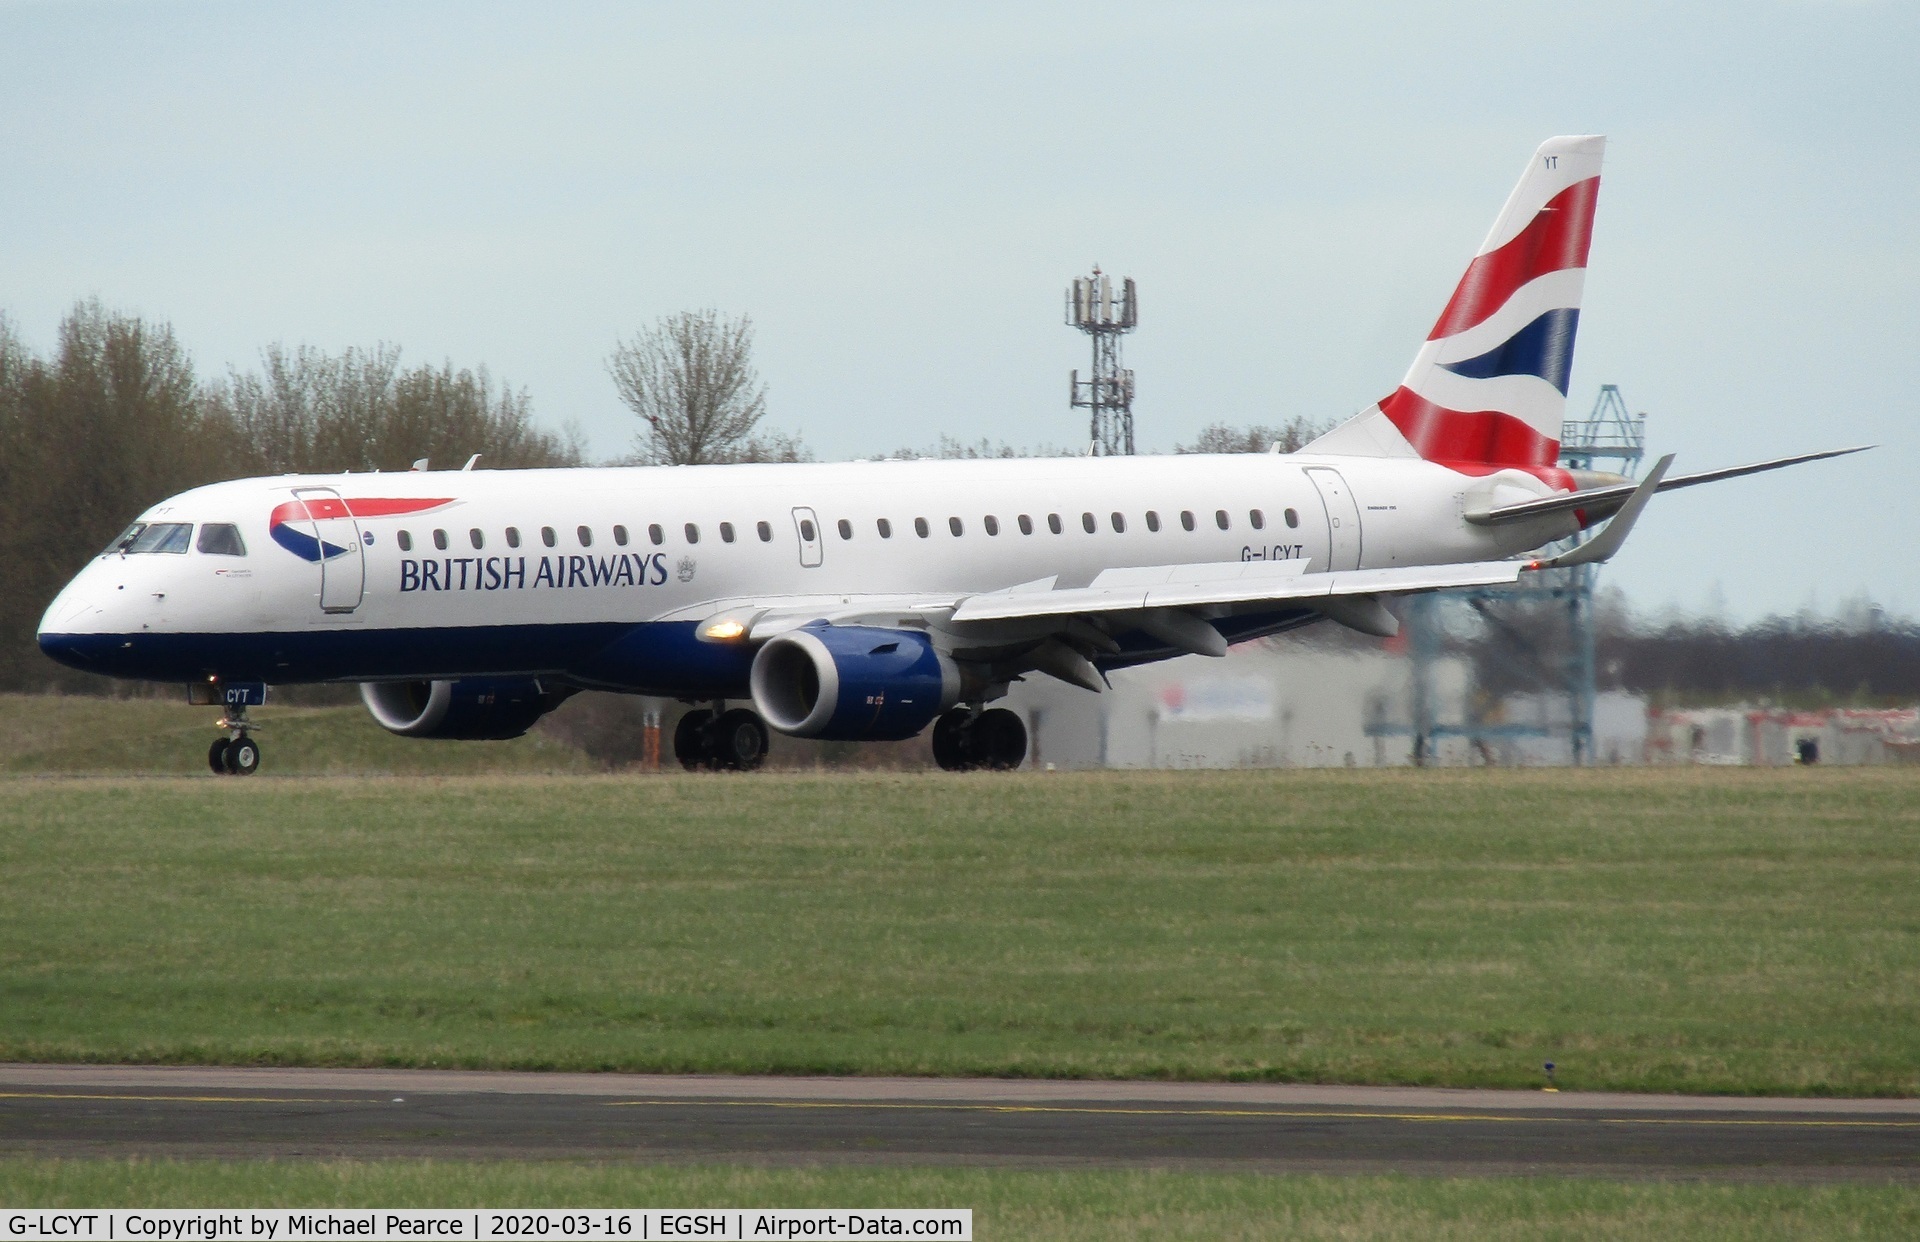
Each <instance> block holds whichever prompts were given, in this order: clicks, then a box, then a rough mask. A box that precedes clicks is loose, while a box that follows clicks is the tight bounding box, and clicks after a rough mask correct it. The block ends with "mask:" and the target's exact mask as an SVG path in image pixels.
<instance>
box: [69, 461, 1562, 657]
mask: <svg viewBox="0 0 1920 1242" xmlns="http://www.w3.org/2000/svg"><path fill="white" fill-rule="evenodd" d="M1550 491H1551V489H1550V488H1549V487H1548V485H1547V484H1545V483H1542V482H1540V481H1539V480H1538V479H1536V478H1534V477H1532V476H1530V475H1528V474H1525V473H1520V472H1514V471H1502V472H1500V473H1498V474H1497V475H1489V476H1486V477H1473V476H1470V475H1465V474H1462V473H1459V472H1456V471H1455V470H1452V469H1448V468H1446V467H1443V466H1440V465H1436V464H1433V463H1430V462H1425V461H1421V460H1418V459H1411V458H1331V457H1319V458H1312V457H1305V456H1301V455H1292V456H1282V455H1272V454H1246V455H1227V456H1173V457H1131V458H1029V459H1015V460H989V461H905V462H902V461H878V462H852V463H844V464H798V465H739V466H706V467H664V468H662V467H655V468H607V469H571V470H526V471H484V470H483V471H471V472H460V471H433V472H414V473H402V474H347V475H327V476H298V477H295V476H284V477H279V478H263V479H245V480H239V481H236V482H230V483H221V484H215V485H212V486H208V487H202V488H196V489H194V490H192V491H189V492H184V493H182V494H180V495H178V496H175V497H172V498H171V499H169V500H166V501H164V502H162V503H161V504H159V505H156V506H154V507H153V508H152V509H150V510H148V512H147V513H145V514H143V515H142V516H141V520H142V521H144V522H150V523H156V522H179V523H194V524H196V529H199V526H200V524H204V523H210V522H217V523H232V524H234V525H235V526H237V527H238V528H239V530H240V533H241V536H242V539H243V541H244V545H245V554H244V555H240V556H235V555H223V554H215V553H209V552H203V551H200V550H198V549H197V548H196V549H189V550H187V551H184V552H176V553H166V552H161V553H145V554H133V555H129V554H122V553H117V552H116V553H109V554H105V555H102V556H100V557H98V558H96V559H95V560H94V561H93V562H92V563H90V564H89V565H88V566H87V567H86V568H85V569H84V570H83V571H82V572H81V573H80V574H79V575H78V576H77V577H76V578H75V579H74V581H73V582H72V583H71V584H70V585H69V586H68V587H67V588H66V590H65V591H63V592H62V593H61V595H60V596H59V598H58V599H56V600H55V601H54V603H53V604H52V606H51V607H49V608H48V610H47V613H46V617H45V619H44V620H43V622H42V625H41V633H42V645H43V646H44V647H45V648H46V649H47V650H48V651H49V653H50V654H53V655H55V657H56V658H61V659H67V660H68V662H70V663H74V664H76V665H77V666H79V667H94V668H97V669H99V670H100V671H103V672H109V673H111V674H113V675H117V676H132V677H152V678H156V679H167V680H193V679H195V678H197V677H203V676H205V677H235V676H241V677H248V678H253V677H258V678H260V679H263V680H276V681H303V680H336V679H348V680H354V679H367V678H394V677H444V676H457V675H475V674H484V673H508V672H521V671H548V672H557V671H561V670H564V669H565V668H567V667H568V666H569V661H570V660H574V659H577V656H578V652H579V651H580V650H581V649H582V644H585V645H589V646H590V645H591V644H592V643H593V642H597V641H601V640H603V639H606V638H607V637H608V636H609V635H612V634H615V633H617V632H618V631H619V629H620V628H621V627H633V626H641V625H646V624H649V623H663V622H675V623H678V622H693V621H698V620H700V619H701V618H703V617H705V616H708V615H710V614H711V613H712V612H713V611H714V609H715V608H717V607H720V606H723V605H724V604H725V603H727V602H728V601H736V600H752V601H759V602H762V603H765V602H768V601H779V600H792V599H806V598H809V597H820V598H829V597H834V596H840V595H844V596H848V597H852V596H863V597H865V596H876V595H885V596H911V595H914V594H916V593H942V594H946V595H954V594H964V593H971V592H982V591H993V590H1000V589H1004V588H1006V587H1009V586H1013V585H1015V584H1019V583H1024V582H1030V581H1033V580H1036V579H1042V578H1057V585H1059V586H1062V587H1071V586H1075V585H1079V584H1082V583H1085V582H1087V581H1090V580H1091V579H1092V578H1093V577H1094V576H1095V575H1096V574H1098V573H1099V572H1101V571H1102V570H1106V569H1111V568H1115V567H1122V566H1152V565H1174V564H1192V563H1199V562H1220V561H1241V560H1277V559H1297V560H1303V561H1305V562H1307V572H1313V573H1317V572H1322V571H1325V570H1327V569H1335V570H1341V569H1355V568H1359V569H1372V568H1386V567H1404V566H1417V565H1430V564H1445V563H1454V562H1462V561H1479V560H1487V559H1490V558H1497V557H1503V556H1509V555H1513V554H1516V553H1519V552H1522V551H1525V550H1527V549H1528V548H1531V547H1536V546H1539V545H1540V544H1542V543H1544V542H1546V541H1548V540H1550V539H1553V538H1558V537H1561V536H1562V535H1564V534H1566V533H1569V531H1570V530H1571V525H1570V523H1569V522H1568V520H1567V519H1564V518H1563V519H1556V520H1553V521H1549V522H1547V523H1545V524H1533V525H1527V526H1503V527H1493V528H1489V527H1483V526H1476V525H1473V524H1470V523H1468V522H1466V521H1464V520H1462V517H1461V514H1462V512H1463V511H1465V510H1467V509H1468V508H1469V507H1470V506H1472V505H1476V504H1484V503H1488V502H1489V501H1491V502H1494V503H1498V502H1500V501H1502V500H1508V499H1526V498H1529V497H1534V496H1541V495H1547V494H1549V493H1550ZM331 496H337V497H339V498H341V499H342V500H343V501H344V503H345V505H346V506H348V507H350V508H351V509H352V510H353V513H354V515H353V516H344V515H343V516H336V517H335V518H333V519H332V520H331V521H328V520H320V521H318V522H312V523H309V522H302V521H300V520H297V519H295V520H283V522H282V527H284V529H275V528H270V516H271V515H274V514H275V513H276V511H278V512H279V513H280V514H281V515H283V519H284V515H285V514H286V512H287V506H289V505H290V503H292V502H295V501H298V502H301V503H302V504H304V505H305V506H307V508H309V509H311V510H312V511H313V512H314V513H315V514H316V515H318V514H321V513H322V512H324V510H323V509H322V508H321V505H320V500H321V499H322V498H325V497H331ZM425 501H443V502H444V503H442V504H438V505H435V506H433V507H431V508H428V509H425V510H417V511H415V512H403V513H391V514H388V515H379V514H375V515H371V516H370V515H368V513H367V510H369V509H375V510H377V509H381V508H383V507H384V508H389V509H391V508H395V507H400V508H404V507H406V506H408V505H412V506H416V508H417V506H418V505H419V504H420V503H421V502H425ZM374 502H386V503H385V504H384V505H382V504H378V503H374ZM287 530H292V531H295V536H292V537H289V536H288V535H287V534H286V531H287ZM302 533H305V534H306V535H317V537H318V539H319V541H321V542H322V543H326V544H329V545H330V548H331V549H334V550H337V549H339V548H340V547H342V546H344V545H347V544H355V545H356V546H355V547H353V548H352V549H350V550H349V551H348V552H347V553H344V554H338V553H336V554H334V555H330V556H328V557H326V558H324V559H308V558H306V557H303V556H302V555H301V554H299V552H298V551H297V549H295V548H293V547H290V546H285V545H286V544H287V543H289V542H297V540H298V537H299V536H300V535H301V534H302ZM276 534H278V535H279V536H280V537H279V538H278V539H277V538H276ZM809 535H811V537H810V538H809V537H808V536H809ZM729 536H730V537H729ZM307 542H308V544H309V545H310V544H311V543H312V542H313V539H312V538H309V539H308V541H307ZM515 544H517V546H515ZM326 575H331V579H330V580H328V579H327V578H326V577H325V576H326ZM582 627H591V632H588V631H586V630H583V629H582ZM484 631H498V632H499V633H500V634H504V635H510V641H509V642H508V643H506V644H505V645H506V647H508V648H510V651H511V654H510V655H503V652H502V644H501V643H498V642H495V643H492V644H487V643H482V644H480V645H479V646H476V645H475V644H474V642H473V641H471V640H473V639H475V638H477V637H478V636H479V635H480V633H481V632H484ZM549 632H551V633H553V634H555V635H558V634H561V633H566V634H567V635H568V638H567V642H566V644H565V645H566V647H567V652H566V653H565V654H557V653H552V652H547V651H543V650H542V649H541V643H542V636H543V634H546V633H549ZM429 635H432V636H435V637H434V638H433V640H432V641H425V640H426V639H428V637H429ZM328 636H336V637H337V641H329V637H328ZM163 639H166V640H168V641H160V640H163ZM241 639H245V641H237V640H241ZM308 640H312V641H311V642H309V641H308ZM383 640H392V641H383ZM316 643H317V644H319V646H315V645H314V644H316ZM116 644H118V645H116ZM322 648H324V649H326V650H327V651H328V652H329V653H330V654H329V655H328V657H327V658H326V659H320V660H314V659H310V658H309V655H310V654H311V653H312V652H313V651H316V650H321V649H322ZM223 649H224V650H228V651H231V652H233V653H234V654H233V656H232V657H231V659H230V660H223V658H222V655H221V652H222V651H223ZM356 651H358V652H365V653H373V652H376V651H377V652H379V653H380V654H379V655H378V656H377V657H376V656H374V655H372V654H367V655H364V656H353V655H351V654H343V653H351V652H356ZM243 652H245V653H251V654H246V655H244V656H243V654H242V653H243ZM69 656H73V657H74V658H71V659H69V658H68V657H69ZM81 656H84V657H85V658H84V659H82V658H80V657H81ZM149 656H150V657H151V658H145V657H149ZM354 659H360V660H362V662H363V663H366V664H367V667H360V668H356V667H352V666H351V664H352V661H353V660H354ZM342 660H346V661H347V663H346V664H343V663H342V662H341V661H342ZM476 661H480V662H481V663H484V664H485V667H480V666H477V665H476ZM269 664H270V665H272V667H266V665H269ZM242 665H244V667H240V666H242ZM602 680H605V679H604V678H603V679H602ZM633 688H635V689H649V688H652V687H649V686H646V685H636V686H634V687H633ZM669 688H673V689H676V690H684V687H669Z"/></svg>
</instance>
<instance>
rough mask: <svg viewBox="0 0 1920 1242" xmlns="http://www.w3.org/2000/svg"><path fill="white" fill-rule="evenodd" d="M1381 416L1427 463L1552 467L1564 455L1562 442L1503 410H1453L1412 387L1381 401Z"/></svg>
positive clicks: (1398, 390)
mask: <svg viewBox="0 0 1920 1242" xmlns="http://www.w3.org/2000/svg"><path fill="white" fill-rule="evenodd" d="M1380 412H1381V413H1382V414H1385V415H1386V416H1387V418H1388V419H1390V420H1391V421H1392V423H1393V425H1394V426H1395V427H1398V428H1399V429H1400V434H1401V435H1403V436H1405V437H1406V438H1407V442H1408V443H1409V444H1411V445H1413V448H1414V451H1415V452H1417V453H1419V454H1420V456H1422V457H1424V458H1426V459H1427V460H1428V461H1439V462H1447V463H1449V464H1451V463H1454V462H1482V463H1487V464H1490V465H1500V466H1519V467H1522V468H1529V467H1535V466H1551V465H1553V464H1554V463H1555V462H1557V461H1558V460H1559V457H1560V442H1559V441H1558V440H1549V439H1548V438H1547V437H1545V436H1543V435H1541V434H1540V433H1539V432H1537V431H1535V430H1534V429H1533V428H1531V427H1529V426H1527V424H1526V423H1524V422H1522V421H1521V420H1520V419H1518V418H1515V417H1514V416H1513V415H1511V414H1502V413H1500V412H1499V411H1498V410H1474V411H1471V412H1469V411H1462V410H1449V409H1447V408H1446V407H1445V406H1441V405H1435V404H1434V403H1433V402H1431V401H1429V400H1427V399H1426V398H1425V397H1423V396H1421V395H1420V394H1419V393H1417V392H1414V391H1413V390H1412V389H1410V388H1397V389H1395V390H1394V392H1393V395H1392V396H1390V397H1388V398H1386V399H1385V400H1384V401H1382V402H1381V403H1380Z"/></svg>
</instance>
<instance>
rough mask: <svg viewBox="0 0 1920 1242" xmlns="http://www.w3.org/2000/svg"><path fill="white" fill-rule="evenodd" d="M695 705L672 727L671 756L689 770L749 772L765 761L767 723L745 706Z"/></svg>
mask: <svg viewBox="0 0 1920 1242" xmlns="http://www.w3.org/2000/svg"><path fill="white" fill-rule="evenodd" d="M724 708H725V704H722V703H716V704H714V707H713V710H708V709H707V708H704V707H702V708H696V709H695V710H693V711H690V712H688V713H687V714H686V715H684V716H682V717H680V723H679V724H678V725H677V726H675V727H674V730H673V757H674V758H675V759H678V760H679V761H680V766H681V767H683V768H685V769H686V770H687V771H689V772H697V771H699V770H700V769H701V768H705V769H707V770H708V771H712V772H719V771H731V772H751V771H753V770H754V769H755V768H757V767H759V766H760V765H761V764H762V763H764V762H766V758H767V745H768V738H767V726H766V725H765V724H764V723H762V722H761V720H760V717H758V716H756V715H755V714H754V713H752V712H750V711H748V710H747V709H746V708H744V707H736V708H734V709H733V710H732V711H726V710H723V709H724Z"/></svg>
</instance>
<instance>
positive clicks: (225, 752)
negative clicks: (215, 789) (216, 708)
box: [207, 705, 260, 776]
mask: <svg viewBox="0 0 1920 1242" xmlns="http://www.w3.org/2000/svg"><path fill="white" fill-rule="evenodd" d="M220 727H221V728H223V729H226V730H228V733H227V736H225V737H216V738H214V739H213V745H211V746H209V747H207V767H208V768H209V769H211V770H212V772H213V774H214V775H215V776H252V775H253V774H254V773H255V772H256V771H258V770H259V768H260V743H259V742H258V741H256V740H255V739H254V736H253V732H252V730H253V722H252V721H250V720H248V719H247V709H246V708H245V707H244V706H239V705H235V706H233V707H230V708H228V709H227V714H226V717H225V718H224V719H222V720H221V721H220Z"/></svg>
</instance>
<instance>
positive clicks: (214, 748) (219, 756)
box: [207, 737, 228, 776]
mask: <svg viewBox="0 0 1920 1242" xmlns="http://www.w3.org/2000/svg"><path fill="white" fill-rule="evenodd" d="M207 766H208V767H210V768H212V769H213V774H214V775H215V776H226V775H227V774H228V773H227V739H226V738H224V737H216V738H214V739H213V745H211V746H209V747H207Z"/></svg>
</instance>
